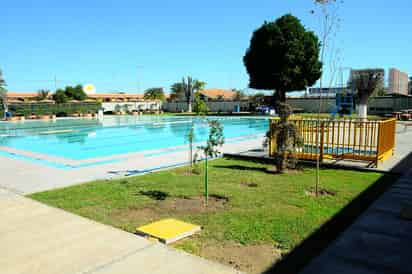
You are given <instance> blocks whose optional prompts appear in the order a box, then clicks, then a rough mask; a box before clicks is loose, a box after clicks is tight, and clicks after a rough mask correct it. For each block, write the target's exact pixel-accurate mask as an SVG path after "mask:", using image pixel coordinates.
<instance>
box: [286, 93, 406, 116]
mask: <svg viewBox="0 0 412 274" xmlns="http://www.w3.org/2000/svg"><path fill="white" fill-rule="evenodd" d="M287 103H288V104H290V105H291V106H292V107H293V108H299V109H301V110H302V111H303V112H309V113H316V112H318V110H319V99H318V98H289V99H287ZM335 104H336V101H335V98H328V99H326V98H324V99H322V108H321V112H324V113H331V112H332V111H333V110H334V108H335ZM411 108H412V97H391V96H382V97H373V98H371V99H370V100H369V103H368V113H369V114H378V115H380V114H387V113H392V112H394V111H400V110H403V109H411Z"/></svg>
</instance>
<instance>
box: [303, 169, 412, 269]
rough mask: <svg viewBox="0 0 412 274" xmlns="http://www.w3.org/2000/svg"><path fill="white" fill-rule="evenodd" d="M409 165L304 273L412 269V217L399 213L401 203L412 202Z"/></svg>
mask: <svg viewBox="0 0 412 274" xmlns="http://www.w3.org/2000/svg"><path fill="white" fill-rule="evenodd" d="M409 164H411V162H409ZM408 169H409V171H408V172H406V174H405V175H404V176H403V177H402V178H401V179H400V180H399V181H398V182H396V183H395V184H394V185H393V186H392V187H391V188H390V189H389V191H387V192H385V193H384V194H383V195H382V196H381V197H380V198H379V199H378V200H377V201H375V202H374V203H373V204H372V205H371V206H370V208H369V209H368V210H367V211H366V212H365V213H364V214H363V215H362V216H361V217H360V218H359V219H357V220H356V221H355V223H354V224H353V225H351V226H350V227H349V228H348V229H347V230H346V231H345V232H344V233H343V234H342V235H341V236H340V237H339V238H338V239H337V240H336V241H335V242H333V243H332V244H331V245H330V246H329V247H328V248H327V249H326V250H324V251H323V252H322V253H321V255H320V256H318V257H316V258H315V259H314V260H312V262H311V263H309V265H308V266H306V267H305V268H304V269H303V271H302V272H301V274H323V273H325V274H326V273H328V274H329V273H334V274H339V273H348V274H349V273H361V274H381V273H382V274H383V273H393V274H398V273H399V274H401V273H405V274H406V273H412V263H411V262H412V221H411V220H409V221H408V220H405V219H402V218H401V217H400V211H401V209H402V207H403V206H404V205H405V204H410V205H412V165H409V168H408ZM404 171H406V170H404Z"/></svg>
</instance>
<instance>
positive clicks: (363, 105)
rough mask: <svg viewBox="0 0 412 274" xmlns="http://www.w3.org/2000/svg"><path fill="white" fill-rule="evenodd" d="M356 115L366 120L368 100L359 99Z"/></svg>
mask: <svg viewBox="0 0 412 274" xmlns="http://www.w3.org/2000/svg"><path fill="white" fill-rule="evenodd" d="M358 115H359V118H360V119H362V120H366V119H367V118H368V100H367V99H366V100H365V99H361V100H360V102H359V106H358Z"/></svg>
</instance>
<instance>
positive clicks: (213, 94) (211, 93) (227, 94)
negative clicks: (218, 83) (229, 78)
mask: <svg viewBox="0 0 412 274" xmlns="http://www.w3.org/2000/svg"><path fill="white" fill-rule="evenodd" d="M199 93H200V94H203V95H204V96H206V97H208V98H210V99H220V98H221V99H224V100H232V99H233V98H234V97H235V95H236V92H234V91H233V90H227V89H205V90H202V91H199Z"/></svg>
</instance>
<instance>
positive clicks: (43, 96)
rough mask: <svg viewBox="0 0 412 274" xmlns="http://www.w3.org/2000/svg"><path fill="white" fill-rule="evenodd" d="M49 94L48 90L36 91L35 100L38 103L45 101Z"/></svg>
mask: <svg viewBox="0 0 412 274" xmlns="http://www.w3.org/2000/svg"><path fill="white" fill-rule="evenodd" d="M49 94H50V90H47V89H41V90H39V91H37V99H38V100H39V101H42V100H45V99H47V98H48V97H49Z"/></svg>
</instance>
